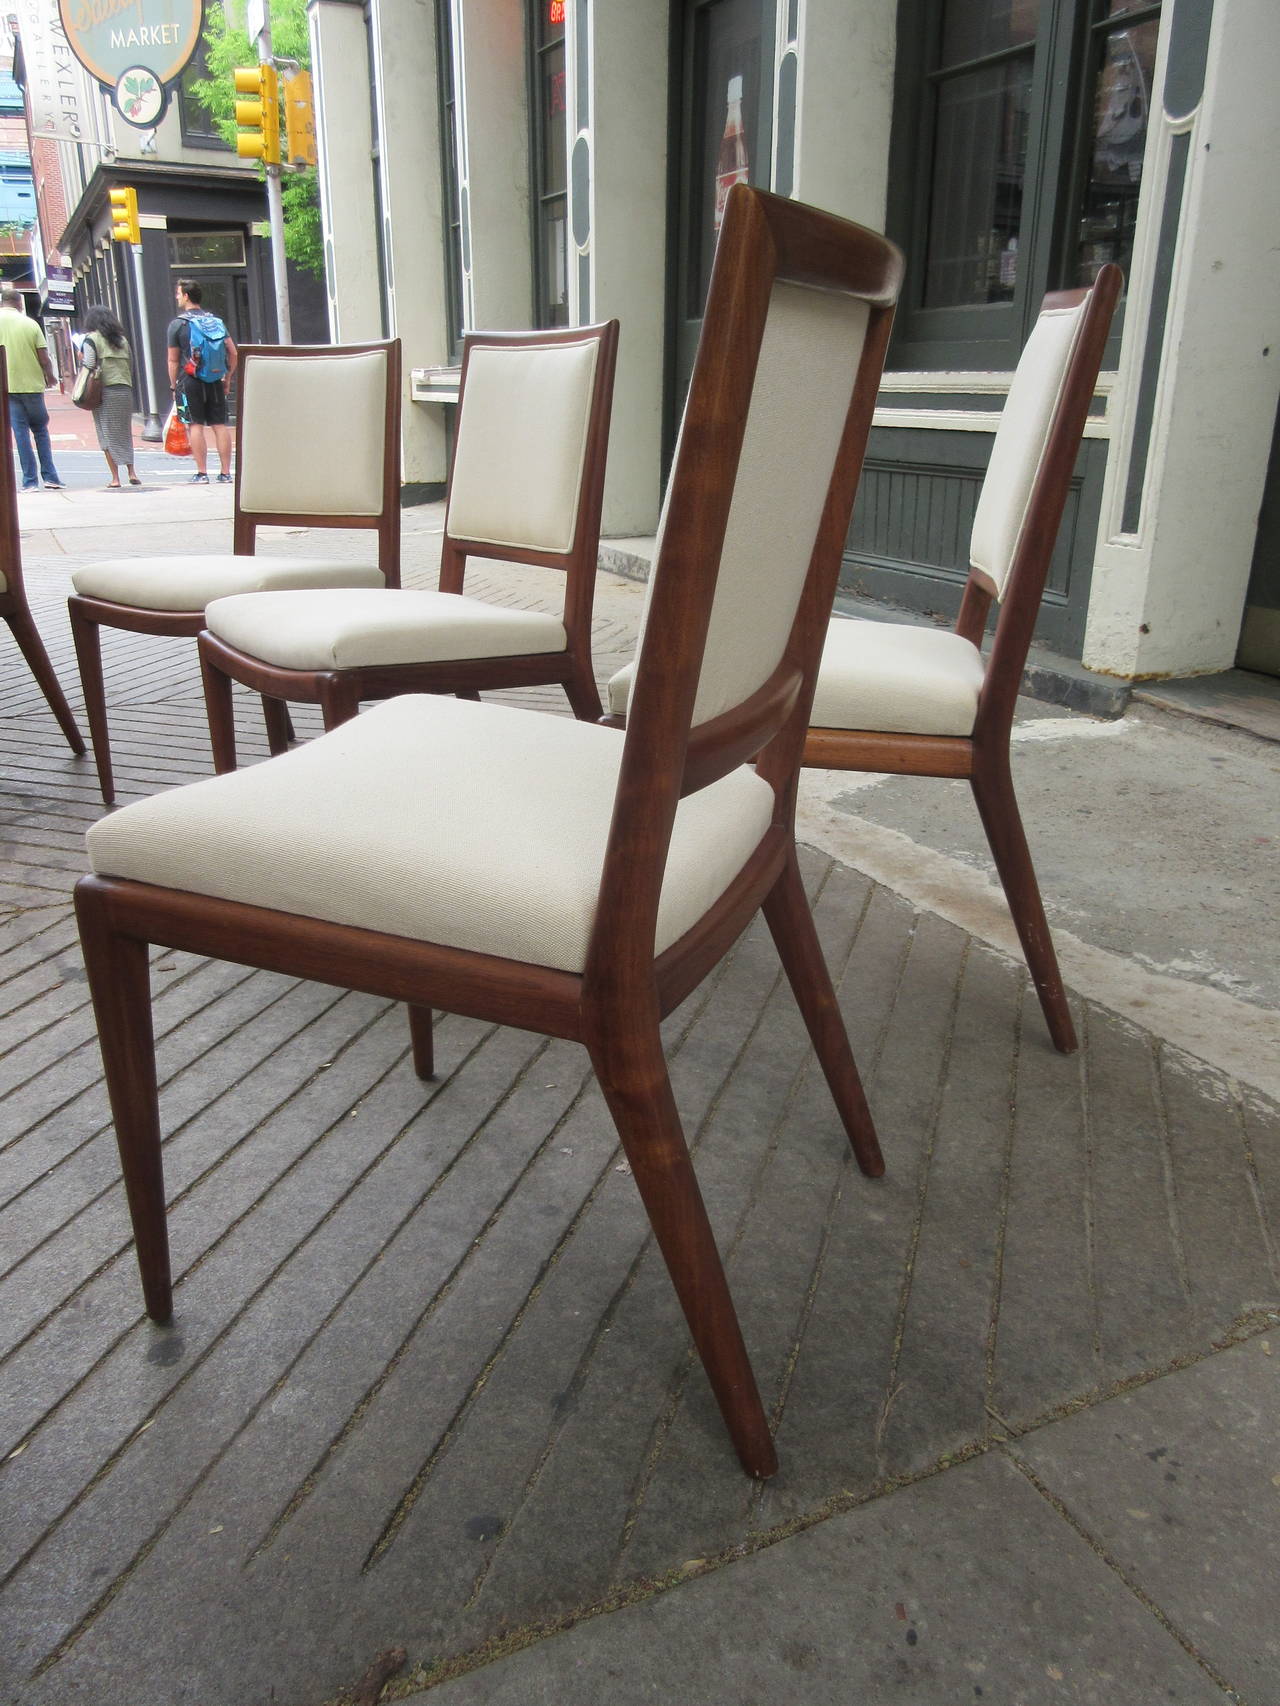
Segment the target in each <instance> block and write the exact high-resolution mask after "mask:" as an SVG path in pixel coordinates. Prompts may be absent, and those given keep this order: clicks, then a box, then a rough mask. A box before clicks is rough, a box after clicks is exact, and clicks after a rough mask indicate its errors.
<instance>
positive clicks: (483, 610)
mask: <svg viewBox="0 0 1280 1706" xmlns="http://www.w3.org/2000/svg"><path fill="white" fill-rule="evenodd" d="M205 619H206V621H207V622H208V624H209V632H210V633H211V634H216V635H217V637H218V638H219V639H220V640H221V641H222V642H223V644H224V645H228V646H234V647H235V648H236V650H237V651H241V652H247V653H249V655H250V656H251V657H255V658H261V660H262V661H263V662H264V663H270V664H276V665H278V666H279V667H280V668H281V669H304V670H331V669H362V668H366V667H370V666H374V665H380V664H403V663H434V662H436V661H437V660H438V659H452V658H474V657H515V656H518V655H520V654H521V653H523V652H562V651H563V650H564V648H565V631H564V623H563V622H562V621H561V619H560V618H559V617H558V616H551V615H548V614H547V613H546V612H544V611H541V610H512V609H510V608H509V607H508V606H507V605H503V604H485V603H484V602H483V601H482V600H480V599H478V598H467V597H466V596H465V595H464V594H462V593H456V592H418V591H415V590H413V589H412V588H408V587H402V588H401V589H400V590H399V591H398V592H397V593H396V595H395V597H394V598H392V597H389V596H388V595H387V594H386V593H385V592H383V591H382V590H381V589H380V588H379V589H377V590H371V591H368V592H361V591H339V592H309V593H307V594H306V596H305V597H303V596H299V595H298V594H296V593H291V592H281V593H272V592H268V593H252V594H250V595H248V596H246V597H240V598H219V599H217V600H215V601H214V602H212V603H210V605H209V606H208V608H207V609H206V611H205Z"/></svg>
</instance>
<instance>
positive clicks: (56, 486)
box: [44, 480, 67, 492]
mask: <svg viewBox="0 0 1280 1706" xmlns="http://www.w3.org/2000/svg"><path fill="white" fill-rule="evenodd" d="M44 489H45V491H46V492H65V491H66V489H67V488H66V487H65V486H64V485H63V483H62V481H61V480H46V481H45V483H44Z"/></svg>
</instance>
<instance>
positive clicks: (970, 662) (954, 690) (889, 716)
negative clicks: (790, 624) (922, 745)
mask: <svg viewBox="0 0 1280 1706" xmlns="http://www.w3.org/2000/svg"><path fill="white" fill-rule="evenodd" d="M982 676H983V665H982V654H981V653H980V652H979V651H978V648H977V647H976V646H975V645H973V644H972V643H971V642H970V641H969V640H963V639H961V638H960V636H959V634H953V633H951V632H950V631H949V630H947V629H944V628H917V627H913V626H910V625H908V624H906V623H901V622H859V621H844V620H841V619H837V620H836V621H834V622H832V624H831V626H830V627H829V628H828V629H827V638H826V644H825V645H824V646H823V649H822V663H821V666H820V667H819V670H818V686H817V691H816V692H815V693H814V697H813V711H812V714H811V715H810V718H809V721H810V724H811V725H812V726H813V727H814V728H818V729H871V730H875V731H878V732H881V733H885V734H913V735H968V734H972V733H973V720H974V717H975V715H976V714H977V709H978V690H979V689H980V688H981V686H982Z"/></svg>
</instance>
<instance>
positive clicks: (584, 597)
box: [199, 320, 618, 774]
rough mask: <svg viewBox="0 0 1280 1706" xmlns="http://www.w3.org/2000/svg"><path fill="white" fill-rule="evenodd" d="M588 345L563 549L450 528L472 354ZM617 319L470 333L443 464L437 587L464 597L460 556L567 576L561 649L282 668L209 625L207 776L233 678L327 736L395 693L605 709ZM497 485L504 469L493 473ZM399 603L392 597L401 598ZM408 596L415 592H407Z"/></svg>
mask: <svg viewBox="0 0 1280 1706" xmlns="http://www.w3.org/2000/svg"><path fill="white" fill-rule="evenodd" d="M583 344H594V345H595V346H596V351H595V357H596V359H595V369H594V375H593V379H592V384H591V389H590V401H589V407H588V413H587V422H586V434H585V441H584V444H583V455H582V468H581V477H580V481H579V485H578V495H577V503H576V507H575V514H574V523H573V530H572V538H571V541H570V543H569V545H568V548H567V549H564V550H553V549H544V548H539V547H537V546H535V545H521V544H519V543H517V542H511V541H509V540H508V541H506V542H501V543H495V542H494V541H493V540H490V539H482V538H477V537H474V536H468V535H467V534H465V533H463V532H462V531H460V530H459V529H457V528H456V527H454V526H453V525H452V487H453V474H454V472H455V471H456V468H457V463H458V455H459V447H460V445H461V444H462V442H463V439H464V435H465V434H466V432H467V410H466V402H467V378H468V373H469V370H470V367H471V362H472V358H473V356H474V354H475V353H476V352H477V351H483V350H504V351H513V352H514V351H521V350H531V351H537V350H544V349H552V350H554V349H556V348H565V349H568V348H570V347H580V346H582V345H583ZM617 351H618V322H617V321H616V320H609V321H607V322H605V323H603V324H601V325H597V326H577V327H569V328H566V329H564V330H561V331H539V332H471V333H468V335H467V337H466V339H465V341H464V345H463V355H462V374H461V380H460V384H459V400H458V426H457V432H456V434H455V438H454V443H453V448H452V453H451V457H450V482H449V483H450V505H449V507H448V508H447V509H446V513H445V526H444V538H443V542H442V546H441V553H440V576H439V590H440V591H441V592H445V593H458V594H461V593H464V592H465V586H464V582H465V576H466V566H467V559H468V558H469V557H480V558H486V557H487V558H491V559H494V560H498V561H502V562H513V563H531V564H536V565H540V566H542V567H546V568H553V569H559V570H561V571H563V574H564V579H565V593H564V610H563V617H562V620H563V624H564V631H565V636H566V644H565V647H564V649H563V650H562V651H552V652H528V653H524V654H514V655H510V654H509V655H505V656H497V657H484V656H472V657H461V658H437V659H432V660H425V659H423V660H415V661H413V662H408V663H394V664H388V663H381V664H364V665H349V666H346V667H343V668H339V669H325V670H309V669H290V668H285V667H282V666H280V665H278V664H273V663H271V662H268V661H267V660H265V659H263V658H261V657H255V656H253V655H252V654H251V653H250V652H248V651H246V650H244V649H243V648H241V647H237V646H235V645H233V644H231V643H230V642H229V641H228V640H227V639H226V638H224V637H222V636H220V635H218V634H216V633H213V632H211V631H210V630H209V629H208V628H206V629H205V630H204V631H203V632H202V633H201V635H200V640H199V645H200V664H201V670H202V673H203V676H204V692H205V706H206V709H207V712H208V718H209V736H210V740H211V742H212V745H213V761H214V769H215V770H216V771H217V772H218V773H219V774H222V773H224V772H226V771H228V770H234V769H235V767H236V738H235V720H234V715H233V708H232V693H231V687H232V682H238V683H239V684H240V685H241V686H242V687H248V688H251V689H252V690H253V691H254V692H255V693H259V694H261V695H262V697H263V702H264V704H267V703H271V702H272V701H286V702H288V701H292V702H294V703H299V702H300V703H304V704H309V705H319V706H320V709H321V714H322V716H323V719H324V726H325V728H326V729H334V728H337V727H338V726H339V725H340V724H341V723H344V722H346V721H347V719H348V718H349V717H353V716H355V714H356V712H357V711H358V710H359V708H360V704H361V701H362V700H369V699H390V698H392V697H394V696H395V695H396V694H398V693H452V694H456V695H458V696H459V697H463V698H469V699H474V698H476V697H477V696H478V693H479V690H480V689H481V688H502V687H534V686H544V685H558V686H562V687H563V688H564V690H565V694H566V696H567V697H568V700H569V703H570V705H571V707H572V709H573V712H574V715H575V716H577V717H580V718H583V719H586V720H588V721H593V720H595V719H597V718H598V717H599V716H600V714H601V705H600V695H599V690H598V689H597V687H596V681H595V673H594V670H593V667H592V660H591V615H592V609H593V607H594V603H595V583H596V570H597V564H598V559H599V552H600V510H601V505H602V503H603V500H604V476H605V464H606V459H607V455H608V449H609V422H610V416H611V413H612V407H613V381H614V370H615V367H616V364H617ZM490 477H491V478H492V479H493V480H494V481H501V480H502V478H503V471H502V469H501V468H499V467H494V468H493V469H492V470H491V475H490ZM395 596H397V597H399V596H400V595H399V594H398V593H397V594H396V595H395ZM407 596H410V597H411V596H412V594H410V595H407ZM307 597H308V594H307V593H306V592H304V591H300V592H294V593H290V594H289V595H288V596H287V598H285V597H282V598H281V599H279V600H278V601H277V608H278V609H279V611H280V614H279V616H278V622H279V624H280V628H281V630H282V632H287V628H288V624H289V612H288V608H287V607H288V606H289V605H292V604H294V602H295V600H301V599H305V598H307ZM267 735H268V742H269V745H270V750H271V752H272V753H273V754H275V755H278V754H279V753H281V752H284V751H285V750H286V749H287V746H288V740H287V738H286V733H285V730H284V728H283V727H282V725H281V722H280V720H279V719H278V718H277V719H275V720H273V721H272V722H271V723H269V725H268V730H267Z"/></svg>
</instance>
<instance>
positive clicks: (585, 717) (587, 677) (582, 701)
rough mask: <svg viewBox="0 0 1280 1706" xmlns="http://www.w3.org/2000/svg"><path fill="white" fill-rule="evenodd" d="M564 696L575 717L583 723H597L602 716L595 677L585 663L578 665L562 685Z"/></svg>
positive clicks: (602, 711) (602, 709)
mask: <svg viewBox="0 0 1280 1706" xmlns="http://www.w3.org/2000/svg"><path fill="white" fill-rule="evenodd" d="M564 690H565V694H566V696H567V698H568V700H569V705H570V708H571V709H572V711H573V714H574V716H575V717H577V718H578V720H579V721H580V722H583V723H598V722H599V721H600V718H601V717H602V716H603V715H604V706H603V705H602V704H601V703H600V690H599V688H598V687H597V686H596V679H595V676H594V675H592V673H591V670H590V669H589V668H588V667H587V665H586V664H585V663H582V664H580V665H579V666H578V667H576V668H575V669H574V671H573V674H572V675H571V676H570V677H569V679H568V680H567V681H566V682H565V684H564Z"/></svg>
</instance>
